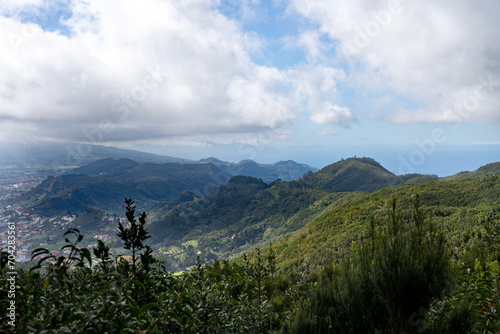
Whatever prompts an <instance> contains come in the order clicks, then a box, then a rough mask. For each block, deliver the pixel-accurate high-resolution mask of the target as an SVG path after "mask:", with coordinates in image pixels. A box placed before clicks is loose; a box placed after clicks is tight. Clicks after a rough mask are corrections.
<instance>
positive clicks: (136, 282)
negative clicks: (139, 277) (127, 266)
mask: <svg viewBox="0 0 500 334" xmlns="http://www.w3.org/2000/svg"><path fill="white" fill-rule="evenodd" d="M130 283H132V284H133V285H135V286H137V287H139V288H141V289H142V290H143V291H146V287H145V286H144V284H142V283H141V282H139V281H136V280H135V279H132V280H130Z"/></svg>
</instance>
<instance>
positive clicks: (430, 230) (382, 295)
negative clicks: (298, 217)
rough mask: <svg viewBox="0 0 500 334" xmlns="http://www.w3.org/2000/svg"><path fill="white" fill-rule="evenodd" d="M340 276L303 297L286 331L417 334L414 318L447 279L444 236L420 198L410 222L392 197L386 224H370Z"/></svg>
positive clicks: (418, 327)
mask: <svg viewBox="0 0 500 334" xmlns="http://www.w3.org/2000/svg"><path fill="white" fill-rule="evenodd" d="M340 272H341V274H340V275H338V276H336V277H334V278H333V281H326V282H325V283H323V285H321V286H320V287H318V288H317V289H316V290H315V292H314V294H313V295H312V297H310V298H308V299H306V301H305V303H304V305H303V307H302V309H301V311H299V314H298V317H297V320H296V321H295V323H294V324H293V327H292V328H291V329H290V330H289V331H290V332H295V333H306V332H307V333H395V334H396V333H401V332H406V333H417V332H419V331H421V330H422V329H423V328H424V327H423V325H424V323H420V322H416V321H413V320H414V319H413V318H415V316H414V315H418V312H419V310H422V309H424V310H426V309H428V308H429V307H430V306H431V303H432V301H433V300H434V299H435V298H440V297H442V295H443V291H444V289H445V288H446V286H447V282H448V281H449V280H450V278H451V276H450V260H449V252H448V250H447V248H446V245H445V240H444V235H443V233H442V232H441V231H438V230H437V229H436V226H435V225H434V224H433V223H431V222H430V221H425V220H424V216H423V214H422V213H421V212H420V210H419V203H418V197H416V199H415V207H414V212H413V217H412V219H411V220H410V222H408V223H407V222H406V221H405V220H404V219H403V218H402V217H401V216H400V215H398V214H397V213H396V200H395V199H394V200H393V205H392V211H391V218H390V220H389V222H388V224H387V225H385V226H384V225H382V226H380V227H379V228H377V227H376V226H375V221H374V220H372V222H371V227H370V230H369V231H368V235H367V237H366V238H365V239H364V240H362V241H360V242H359V243H357V244H353V247H352V251H351V254H350V255H349V256H348V258H347V259H346V260H345V261H344V262H343V263H342V265H341V266H340ZM424 315H425V314H424ZM412 319H413V320H412Z"/></svg>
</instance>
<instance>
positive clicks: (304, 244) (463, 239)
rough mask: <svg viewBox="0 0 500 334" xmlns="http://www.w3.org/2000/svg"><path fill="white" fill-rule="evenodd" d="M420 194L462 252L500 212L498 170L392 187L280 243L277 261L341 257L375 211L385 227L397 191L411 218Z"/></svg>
mask: <svg viewBox="0 0 500 334" xmlns="http://www.w3.org/2000/svg"><path fill="white" fill-rule="evenodd" d="M415 194H419V196H420V202H421V205H422V210H423V212H425V214H426V215H428V216H429V217H432V219H433V221H434V222H435V223H436V224H437V225H438V226H441V227H442V228H443V229H444V230H445V233H446V236H447V241H448V243H449V245H450V247H452V249H453V250H454V251H455V252H456V254H457V256H458V254H459V253H460V252H462V251H463V249H464V247H465V248H466V247H467V246H468V243H467V242H468V241H470V238H471V236H473V235H474V234H475V233H477V232H478V231H479V230H480V229H481V228H482V226H484V224H486V222H487V221H489V220H494V219H499V217H500V181H499V178H498V176H490V177H486V178H482V179H467V180H457V181H432V182H425V183H421V184H416V185H398V186H393V187H388V188H384V189H382V190H379V191H376V192H373V193H370V194H362V195H359V196H357V197H356V198H354V199H353V200H351V201H350V202H348V203H345V204H344V205H341V206H339V207H337V208H334V209H332V210H331V211H329V212H327V213H325V214H323V215H321V216H319V217H317V218H316V219H314V220H313V221H311V222H310V223H309V224H308V225H307V226H305V227H304V228H302V229H301V230H299V231H297V232H296V233H294V234H293V235H289V236H286V237H284V238H283V239H282V240H280V241H278V242H276V243H274V244H273V248H274V250H275V252H276V258H277V262H278V263H279V264H280V265H282V266H285V267H295V266H298V265H301V264H302V263H304V262H305V263H308V264H310V265H311V266H313V267H321V266H322V265H325V264H327V263H331V262H334V263H336V262H338V261H339V259H340V257H341V256H342V254H343V253H345V252H346V251H347V250H348V249H349V248H350V246H351V242H352V241H354V240H358V239H359V238H360V237H361V236H363V235H364V234H365V233H366V231H367V230H368V226H369V222H370V219H371V217H374V218H375V221H376V226H377V228H380V229H383V228H384V226H385V222H386V221H387V220H388V217H389V212H390V208H391V199H392V198H393V197H394V198H396V199H397V200H398V209H399V210H400V213H401V214H402V215H403V216H404V217H408V218H405V219H409V217H410V216H411V210H412V200H413V198H414V195H415Z"/></svg>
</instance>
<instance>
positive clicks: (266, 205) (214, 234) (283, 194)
mask: <svg viewBox="0 0 500 334" xmlns="http://www.w3.org/2000/svg"><path fill="white" fill-rule="evenodd" d="M416 177H417V176H416V175H412V176H411V177H407V176H406V177H400V176H395V175H394V174H392V173H390V172H389V171H387V170H386V169H385V168H383V167H382V166H381V165H380V164H378V163H377V162H376V161H375V160H373V159H370V158H350V159H346V160H342V161H339V162H337V163H334V164H332V165H329V166H327V167H325V168H323V169H322V170H320V171H318V172H316V173H312V172H311V173H308V174H306V175H304V176H303V177H302V178H301V179H299V180H297V181H291V182H280V181H277V182H273V183H271V184H269V185H268V184H266V183H264V182H263V181H261V180H258V179H255V178H251V177H244V176H238V177H234V178H232V179H231V180H230V181H229V182H228V184H226V185H222V186H220V187H218V188H216V189H214V191H212V192H211V193H209V194H208V195H207V196H205V197H203V198H199V197H195V198H193V197H191V198H189V196H188V198H189V200H187V201H184V202H183V201H176V202H175V204H174V203H169V204H167V205H161V206H158V207H157V208H155V209H154V210H152V211H151V214H152V215H151V220H152V223H151V227H150V228H151V231H152V232H153V239H152V241H153V242H154V243H155V244H156V248H158V249H161V251H160V252H164V253H165V254H167V255H168V256H166V257H165V259H166V260H168V263H169V264H170V265H171V266H175V265H178V266H179V267H180V268H186V267H189V266H191V265H193V264H194V263H195V260H196V255H197V253H198V252H200V255H201V256H202V259H204V260H210V259H212V258H215V257H218V258H228V257H233V256H235V255H238V254H242V253H244V252H248V251H251V250H252V249H254V248H255V247H262V246H264V245H266V244H268V243H271V242H275V241H277V240H279V239H280V238H282V237H283V236H285V235H288V234H290V233H293V232H295V231H297V230H299V229H300V228H302V227H304V226H305V225H306V224H307V223H309V222H310V221H311V220H313V219H315V218H316V217H318V216H319V215H321V214H322V213H324V212H328V211H330V210H332V209H333V208H336V207H338V206H340V205H343V204H345V203H347V202H349V201H351V200H352V199H354V198H357V197H358V196H361V195H362V194H364V193H365V192H368V191H374V190H376V189H380V188H384V187H387V186H388V185H390V184H394V183H403V182H405V181H407V180H409V179H415V178H416ZM419 177H421V179H423V180H425V179H428V178H429V177H430V178H431V179H433V178H434V177H433V176H425V175H420V176H419ZM189 245H191V246H192V247H188V246H189Z"/></svg>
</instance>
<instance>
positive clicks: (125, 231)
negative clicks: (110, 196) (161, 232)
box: [117, 198, 153, 278]
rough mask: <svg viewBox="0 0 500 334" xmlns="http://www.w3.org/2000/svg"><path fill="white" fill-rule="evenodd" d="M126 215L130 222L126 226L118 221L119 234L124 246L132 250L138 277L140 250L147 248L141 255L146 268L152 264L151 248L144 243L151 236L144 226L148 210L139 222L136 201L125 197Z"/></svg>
mask: <svg viewBox="0 0 500 334" xmlns="http://www.w3.org/2000/svg"><path fill="white" fill-rule="evenodd" d="M125 210H126V212H125V215H126V216H127V220H128V223H129V226H128V227H124V226H123V225H122V224H121V223H118V234H117V236H118V237H119V238H120V239H122V241H123V248H125V249H127V250H129V251H131V252H132V272H133V274H134V277H135V278H137V276H136V274H137V266H136V263H137V255H138V253H137V252H139V251H141V250H142V249H143V248H146V247H147V248H146V251H145V252H144V253H143V254H140V256H141V263H142V264H143V267H144V268H145V269H149V267H150V265H151V264H152V261H153V260H152V258H151V254H152V251H151V248H149V247H148V246H146V245H144V241H146V240H147V239H149V238H150V237H151V236H149V235H148V231H147V230H146V229H145V228H144V225H145V224H146V216H147V214H146V212H143V213H142V214H141V215H140V216H139V223H137V220H136V219H135V205H134V201H132V200H131V199H127V198H126V199H125Z"/></svg>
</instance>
